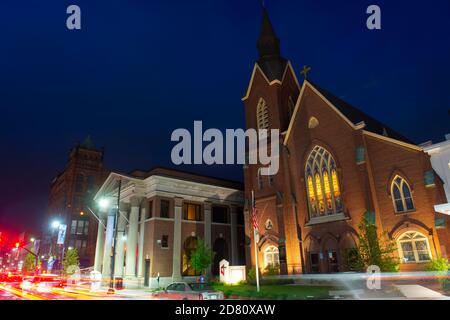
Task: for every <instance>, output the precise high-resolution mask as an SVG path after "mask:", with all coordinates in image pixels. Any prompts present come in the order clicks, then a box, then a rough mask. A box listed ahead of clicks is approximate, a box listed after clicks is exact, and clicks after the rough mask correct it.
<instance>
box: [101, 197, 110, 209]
mask: <svg viewBox="0 0 450 320" xmlns="http://www.w3.org/2000/svg"><path fill="white" fill-rule="evenodd" d="M98 205H99V207H100V208H101V209H106V208H108V206H109V201H108V199H105V198H102V199H100V200H99V201H98Z"/></svg>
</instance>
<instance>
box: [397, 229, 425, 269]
mask: <svg viewBox="0 0 450 320" xmlns="http://www.w3.org/2000/svg"><path fill="white" fill-rule="evenodd" d="M397 242H398V248H399V251H400V259H401V262H402V263H419V262H427V261H430V260H431V252H430V246H429V244H428V239H427V237H426V236H424V235H423V234H421V233H419V232H416V231H409V232H406V233H404V234H403V235H401V236H400V237H399V239H398V241H397Z"/></svg>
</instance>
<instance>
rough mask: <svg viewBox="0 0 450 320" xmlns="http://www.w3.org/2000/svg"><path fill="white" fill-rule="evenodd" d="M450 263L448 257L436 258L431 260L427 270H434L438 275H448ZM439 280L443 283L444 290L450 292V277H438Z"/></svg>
mask: <svg viewBox="0 0 450 320" xmlns="http://www.w3.org/2000/svg"><path fill="white" fill-rule="evenodd" d="M449 267H450V265H449V263H448V260H447V259H446V258H442V257H439V258H436V259H433V260H431V261H430V262H429V263H428V264H427V266H426V267H425V269H426V270H427V271H434V272H436V273H437V275H438V276H447V273H448V269H449ZM438 282H439V284H440V285H441V288H442V290H444V291H445V292H450V279H447V278H438Z"/></svg>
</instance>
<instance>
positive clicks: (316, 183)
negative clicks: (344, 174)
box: [305, 146, 342, 218]
mask: <svg viewBox="0 0 450 320" xmlns="http://www.w3.org/2000/svg"><path fill="white" fill-rule="evenodd" d="M305 172H306V184H307V186H306V187H307V192H308V200H309V201H308V202H309V212H310V217H311V218H314V217H317V216H322V215H332V214H338V213H341V212H342V202H341V190H340V187H339V179H338V175H337V171H336V163H335V161H334V159H333V157H332V156H331V154H330V153H329V152H328V151H327V150H325V149H324V148H322V147H319V146H316V147H314V149H313V150H312V151H311V154H310V155H309V157H308V160H307V161H306V170H305Z"/></svg>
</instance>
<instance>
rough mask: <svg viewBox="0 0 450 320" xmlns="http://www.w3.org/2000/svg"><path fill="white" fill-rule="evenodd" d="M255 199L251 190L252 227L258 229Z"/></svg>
mask: <svg viewBox="0 0 450 320" xmlns="http://www.w3.org/2000/svg"><path fill="white" fill-rule="evenodd" d="M256 211H257V209H256V201H255V193H254V192H253V191H252V223H253V229H255V230H256V231H258V220H257V219H256Z"/></svg>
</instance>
